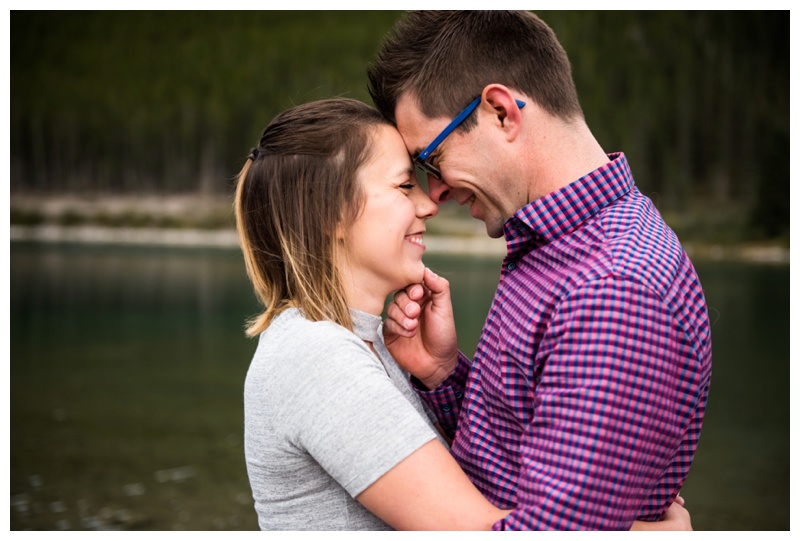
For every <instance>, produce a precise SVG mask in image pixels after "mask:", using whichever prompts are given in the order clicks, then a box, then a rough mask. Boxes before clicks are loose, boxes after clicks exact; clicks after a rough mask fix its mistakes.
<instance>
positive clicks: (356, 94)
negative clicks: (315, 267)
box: [10, 11, 789, 243]
mask: <svg viewBox="0 0 800 541" xmlns="http://www.w3.org/2000/svg"><path fill="white" fill-rule="evenodd" d="M540 15H541V17H542V18H543V19H544V20H545V21H547V22H548V23H549V24H550V26H552V27H553V29H554V30H555V31H556V34H557V35H558V36H559V39H560V40H561V42H562V44H563V45H564V47H565V49H566V50H567V52H568V54H569V56H570V59H571V61H572V64H573V73H574V77H575V81H576V84H577V87H578V92H579V95H580V98H581V103H582V105H583V108H584V112H585V114H586V117H587V120H588V122H589V126H590V127H591V128H592V130H593V132H594V134H595V135H596V137H597V138H598V140H599V141H600V143H601V144H602V145H603V147H604V148H605V149H606V151H608V152H612V151H618V150H621V151H624V152H625V153H626V155H627V156H628V158H629V160H630V162H631V167H632V169H633V172H634V175H635V177H636V180H637V184H638V185H639V188H640V190H642V192H643V193H645V194H647V195H649V196H650V197H651V198H653V200H654V201H655V202H656V204H657V205H658V207H659V209H660V210H661V211H662V213H664V214H665V216H666V217H668V221H669V222H670V224H671V225H673V227H675V228H676V229H677V230H679V234H681V235H688V236H700V235H704V236H714V235H716V236H717V237H719V238H720V239H722V240H725V239H728V240H730V239H733V240H749V239H773V238H779V239H783V240H784V241H785V242H787V243H788V234H789V233H788V230H789V12H788V11H752V12H741V11H708V12H675V11H669V12H658V11H636V12H627V11H622V12H618V11H596V12H595V11H590V12H583V11H565V12H560V11H558V12H555V11H554V12H540ZM398 16H399V12H393V11H332V12H320V11H297V12H293V11H255V12H251V11H247V12H240V11H235V12H202V11H201V12H195V11H181V12H168V11H167V12H147V11H137V12H122V11H95V12H74V11H69V12H46V11H45V12H42V11H39V12H20V11H13V12H11V115H10V133H11V179H10V189H11V193H12V195H13V194H14V193H48V194H51V193H85V192H98V191H100V192H110V193H157V194H162V193H163V194H166V193H186V192H198V193H204V194H223V193H224V194H229V193H230V192H231V190H232V187H233V178H234V177H235V175H236V173H237V172H238V170H239V169H240V167H241V165H242V164H243V162H244V159H245V157H246V156H247V154H248V153H249V150H250V147H252V146H253V145H254V144H255V142H256V141H257V139H258V137H259V135H260V133H261V130H262V129H263V128H264V126H265V125H266V124H267V123H268V122H269V120H270V119H271V118H272V117H273V116H274V115H275V114H277V113H278V112H279V111H281V110H283V109H285V108H287V107H290V106H292V105H294V104H298V103H302V102H306V101H310V100H314V99H319V98H325V97H331V96H347V97H352V98H356V99H361V100H363V101H366V102H370V99H369V95H368V93H367V91H366V76H365V66H366V64H367V63H368V62H369V61H371V59H372V58H373V56H374V54H375V52H376V51H377V49H378V47H379V44H380V42H381V39H382V37H383V36H384V34H385V33H386V32H387V31H388V30H389V29H390V28H391V26H392V23H393V22H394V20H395V19H396V18H397V17H398Z"/></svg>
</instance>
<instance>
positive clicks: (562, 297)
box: [369, 12, 711, 530]
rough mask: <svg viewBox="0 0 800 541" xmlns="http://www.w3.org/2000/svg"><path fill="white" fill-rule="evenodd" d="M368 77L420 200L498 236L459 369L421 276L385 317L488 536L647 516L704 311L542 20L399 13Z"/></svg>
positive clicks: (668, 474) (671, 477)
mask: <svg viewBox="0 0 800 541" xmlns="http://www.w3.org/2000/svg"><path fill="white" fill-rule="evenodd" d="M612 61H613V60H612ZM369 80H370V92H371V94H372V97H373V99H374V101H375V104H376V106H377V107H378V109H380V110H381V112H382V113H383V114H384V115H385V116H387V117H388V118H389V119H391V120H392V121H394V122H395V124H396V125H397V128H398V129H399V131H400V133H401V135H402V137H403V140H404V142H405V144H406V147H407V148H408V151H409V153H410V154H411V155H412V156H413V157H414V161H415V163H416V164H417V165H418V166H419V167H420V168H422V169H423V170H424V171H425V172H426V173H427V175H428V183H429V191H430V196H431V197H432V198H433V199H434V201H436V202H437V203H443V202H445V201H447V200H449V199H455V200H456V201H457V202H458V203H459V204H460V205H468V206H469V211H470V214H471V215H472V216H473V217H474V218H477V219H479V220H482V221H483V222H484V223H485V224H486V231H487V233H488V234H489V236H490V237H495V238H497V237H500V236H501V235H502V236H505V239H506V242H507V245H508V255H507V256H506V258H505V260H504V262H503V265H502V269H501V273H500V283H499V285H498V288H497V292H496V294H495V298H494V301H493V303H492V306H491V308H490V310H489V315H488V317H487V320H486V324H485V327H484V329H483V333H482V335H481V338H480V342H479V345H478V349H477V352H476V354H475V358H474V360H473V361H472V362H470V361H469V359H467V358H466V357H465V356H464V355H463V354H461V353H460V352H458V351H457V346H456V343H455V329H454V327H453V323H452V313H451V310H450V309H449V286H448V284H447V282H446V280H444V279H443V278H439V277H436V276H435V275H433V274H432V273H430V272H428V273H427V274H426V279H425V284H424V285H425V287H423V286H422V285H414V286H410V287H409V288H407V289H406V291H405V292H401V293H399V294H398V295H396V297H395V300H394V302H393V303H392V304H391V305H390V307H389V310H388V315H389V319H387V321H386V324H385V326H384V333H385V337H386V342H387V345H388V346H389V349H390V350H391V352H392V354H393V355H394V356H395V358H396V359H397V360H398V361H399V362H400V363H401V364H403V366H404V367H405V368H406V369H407V370H408V371H409V372H410V373H411V374H412V376H413V377H412V382H413V383H414V385H415V386H416V387H417V390H418V392H419V393H420V395H422V396H423V398H424V399H425V400H426V401H427V402H428V404H429V405H430V406H431V407H432V408H433V409H434V411H435V412H436V413H437V417H438V418H439V420H440V422H441V424H442V426H443V427H444V429H445V430H446V431H447V432H448V434H449V435H450V436H451V437H454V440H453V445H452V453H453V455H454V456H455V457H456V459H457V460H458V462H459V464H460V465H461V467H462V468H463V469H464V470H465V471H466V472H467V474H468V475H469V477H470V479H471V480H472V481H473V483H475V485H476V486H477V487H478V488H479V489H480V490H481V491H482V492H483V493H484V494H485V495H486V496H487V498H488V499H489V500H490V501H492V503H494V504H495V505H497V506H498V507H501V508H514V511H513V512H512V513H511V514H509V515H508V517H506V518H505V519H503V520H502V521H500V522H498V523H497V524H495V529H623V530H625V529H628V528H630V526H631V524H632V522H633V521H634V520H635V519H636V518H641V519H643V520H657V519H658V518H659V517H660V516H661V515H662V514H663V512H664V511H665V510H666V509H667V508H668V507H669V505H670V503H671V502H672V501H673V500H674V499H675V497H676V495H677V494H678V491H679V490H680V488H681V486H682V484H683V482H684V481H685V479H686V476H687V474H688V471H689V466H690V465H691V462H692V458H693V456H694V453H695V450H696V447H697V441H698V437H699V434H700V428H701V425H702V420H703V414H704V411H705V405H706V400H707V396H708V388H709V381H710V375H711V337H710V330H709V323H708V313H707V308H706V304H705V299H704V296H703V291H702V289H701V286H700V283H699V280H698V278H697V274H696V273H695V270H694V268H693V266H692V264H691V262H690V261H689V259H688V257H687V256H686V253H685V252H684V251H683V249H682V248H681V246H680V243H679V242H678V239H677V238H676V236H675V234H674V232H673V231H672V230H671V229H670V228H669V227H668V226H667V225H666V224H665V223H664V221H663V220H662V218H661V217H660V215H659V213H658V211H657V210H656V209H655V207H654V206H653V204H652V202H651V201H650V200H649V199H648V198H646V197H644V196H643V195H642V194H641V193H640V192H639V191H638V190H637V189H636V187H635V185H634V182H633V177H632V175H631V171H630V169H629V166H628V163H627V161H626V158H625V156H624V154H622V153H616V154H608V155H607V154H606V153H605V152H604V151H603V150H602V148H601V147H600V145H599V144H598V142H597V141H596V140H595V138H594V136H593V135H592V133H591V131H590V130H589V128H588V126H587V125H586V122H585V120H584V117H583V113H582V111H581V107H580V104H579V102H578V98H577V93H576V91H575V86H574V83H573V81H572V75H571V68H570V64H569V60H568V59H567V55H566V53H565V52H564V50H563V48H562V47H561V45H560V44H559V42H558V40H557V39H556V37H555V35H554V33H553V32H552V30H551V29H550V28H549V27H548V26H547V25H546V24H545V23H544V22H542V21H541V20H540V19H539V18H538V17H536V16H535V15H533V14H530V13H527V12H412V13H409V14H408V15H407V16H406V17H405V18H404V19H401V20H400V21H399V22H398V23H397V24H396V25H395V28H394V31H393V33H392V34H390V36H389V37H388V38H387V39H386V41H385V42H384V44H383V46H382V49H381V51H380V52H379V54H378V57H377V59H376V62H375V63H374V64H373V65H372V66H371V67H370V69H369ZM465 107H466V108H465Z"/></svg>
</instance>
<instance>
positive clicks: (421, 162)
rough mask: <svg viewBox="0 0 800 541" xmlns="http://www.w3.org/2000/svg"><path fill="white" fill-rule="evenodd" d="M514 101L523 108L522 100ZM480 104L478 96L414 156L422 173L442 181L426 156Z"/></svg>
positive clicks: (439, 172)
mask: <svg viewBox="0 0 800 541" xmlns="http://www.w3.org/2000/svg"><path fill="white" fill-rule="evenodd" d="M515 101H516V102H517V105H518V106H519V108H520V109H522V108H523V107H525V102H524V101H522V100H515ZM480 102H481V97H480V96H478V97H477V98H475V99H474V100H473V101H472V103H470V104H469V105H467V107H466V108H465V109H464V110H463V111H461V112H460V113H458V116H457V117H455V118H454V119H453V121H452V122H451V123H450V124H448V125H447V127H446V128H445V129H443V130H442V133H440V134H439V135H438V136H437V137H436V139H434V140H433V141H432V142H431V144H430V145H428V146H427V147H425V150H423V151H422V152H420V153H419V154H417V155H416V156H414V164H415V165H416V166H417V167H419V168H420V169H422V170H423V171H425V172H426V173H430V174H431V175H433V176H434V177H436V178H437V179H439V180H442V173H441V171H439V170H438V169H436V167H434V166H433V165H431V164H429V163H428V162H426V161H425V160H426V159H427V158H428V156H430V155H431V152H433V151H434V150H436V147H438V146H439V145H441V144H442V141H444V140H445V138H446V137H447V136H448V135H450V132H452V131H453V130H454V129H456V128H457V127H458V126H459V125H460V124H461V123H462V122H464V119H465V118H467V117H468V116H469V115H470V113H472V111H474V110H475V108H476V107H478V104H479V103H480Z"/></svg>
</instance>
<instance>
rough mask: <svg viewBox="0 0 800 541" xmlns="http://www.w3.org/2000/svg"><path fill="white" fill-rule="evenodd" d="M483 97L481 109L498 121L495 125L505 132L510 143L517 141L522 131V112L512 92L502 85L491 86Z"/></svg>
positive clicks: (484, 90) (485, 90)
mask: <svg viewBox="0 0 800 541" xmlns="http://www.w3.org/2000/svg"><path fill="white" fill-rule="evenodd" d="M481 97H482V100H481V107H483V108H484V110H486V112H488V113H490V114H491V115H493V116H494V117H495V119H496V120H495V121H494V124H493V125H495V126H496V127H498V128H499V129H501V130H503V131H504V132H505V137H506V139H507V140H508V141H513V140H514V139H516V138H517V136H518V135H519V133H520V130H521V129H522V111H521V110H520V106H519V104H518V103H517V100H516V98H514V94H512V92H511V90H510V89H509V88H508V87H507V86H504V85H501V84H490V85H487V86H486V87H485V88H484V89H483V93H482V94H481Z"/></svg>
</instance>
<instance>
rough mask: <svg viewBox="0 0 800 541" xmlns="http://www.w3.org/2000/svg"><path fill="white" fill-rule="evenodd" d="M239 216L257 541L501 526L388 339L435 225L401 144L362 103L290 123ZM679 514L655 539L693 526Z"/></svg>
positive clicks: (499, 513)
mask: <svg viewBox="0 0 800 541" xmlns="http://www.w3.org/2000/svg"><path fill="white" fill-rule="evenodd" d="M235 212H236V223H237V229H238V232H239V237H240V242H241V246H242V251H243V254H244V258H245V263H246V267H247V272H248V276H249V277H250V280H251V281H252V283H253V287H254V289H255V292H256V295H257V296H258V298H259V300H260V301H261V303H262V304H263V305H264V311H263V313H261V314H260V315H259V316H257V317H256V318H254V319H253V320H252V321H251V322H250V324H249V326H248V328H247V334H248V335H249V336H251V337H255V336H259V337H260V339H259V344H258V347H257V349H256V352H255V354H254V356H253V360H252V363H251V366H250V369H249V370H248V374H247V378H246V382H245V397H244V398H245V455H246V460H247V469H248V475H249V477H250V483H251V486H252V489H253V496H254V498H255V507H256V510H257V512H258V518H259V526H260V527H261V528H262V529H284V530H285V529H289V530H306V529H309V530H336V529H341V530H380V529H391V528H395V529H411V530H425V529H449V530H455V529H468V530H479V529H490V528H491V526H492V524H493V523H494V522H496V521H497V520H499V519H501V518H502V517H503V516H505V515H506V514H507V511H505V510H501V509H498V508H496V507H494V506H493V505H491V504H490V503H489V502H488V501H487V500H486V499H485V498H484V497H483V496H482V495H481V493H480V492H479V491H478V490H477V489H476V488H475V487H474V486H473V485H472V484H471V483H470V482H469V480H468V478H467V477H466V475H465V474H464V473H463V472H462V471H461V469H460V468H459V467H458V465H457V464H456V462H455V460H454V459H453V458H452V457H451V456H450V454H449V452H448V448H447V443H446V442H445V440H444V439H443V438H442V436H441V435H440V434H439V433H438V432H437V430H436V428H435V426H434V422H435V418H434V417H433V415H432V414H431V413H430V412H429V411H427V410H426V408H425V406H424V405H423V404H422V402H421V401H420V400H419V398H418V397H417V395H416V394H415V393H414V391H413V390H412V389H411V387H410V385H409V382H408V376H407V374H406V373H404V372H403V371H402V370H401V369H400V368H399V367H398V366H397V365H396V364H395V362H394V360H393V359H392V358H391V356H390V355H389V353H388V351H386V348H385V346H384V344H383V339H382V336H381V329H380V326H381V313H382V311H383V306H384V301H385V299H386V298H387V296H388V295H389V294H391V293H392V292H393V291H395V290H397V289H400V288H402V287H404V286H406V285H407V284H410V283H418V282H421V281H422V277H423V273H424V272H425V267H424V265H423V263H422V255H423V253H424V251H425V246H424V244H423V241H422V238H423V234H424V233H425V221H426V220H427V219H429V218H431V217H433V216H435V215H436V213H437V206H436V205H435V204H434V203H433V201H431V199H430V198H428V196H427V195H426V193H425V192H424V191H423V190H422V189H421V187H420V186H419V184H418V183H417V180H416V176H415V173H414V170H413V168H412V165H411V161H410V159H409V156H408V154H407V152H406V149H405V146H404V144H403V141H402V139H401V138H400V135H399V133H398V132H397V131H396V130H395V129H394V128H393V127H392V126H391V125H390V124H388V123H387V122H386V121H385V120H384V119H383V118H382V117H381V116H380V114H379V113H378V112H377V111H375V110H374V109H373V108H371V107H369V106H367V105H365V104H363V103H360V102H357V101H354V100H348V99H333V100H323V101H319V102H314V103H309V104H305V105H300V106H298V107H294V108H292V109H290V110H288V111H286V112H284V113H282V114H280V115H278V116H277V117H276V118H275V119H274V120H273V121H272V122H271V123H270V125H269V126H268V127H267V128H266V129H265V130H264V134H263V135H262V137H261V140H260V142H259V144H258V146H257V147H256V148H254V149H253V151H252V153H251V155H250V157H249V158H248V161H247V162H246V163H245V166H244V168H243V169H242V172H241V173H240V175H239V180H238V186H237V191H236V202H235ZM674 507H676V509H674V510H671V511H670V513H671V515H670V520H669V521H665V522H662V523H660V524H658V525H657V527H658V528H660V529H668V528H669V529H685V528H686V527H687V526H688V524H689V521H688V513H686V511H685V510H682V509H677V507H679V506H674ZM673 517H674V520H673ZM641 526H643V527H647V528H650V527H652V525H649V524H641Z"/></svg>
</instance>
